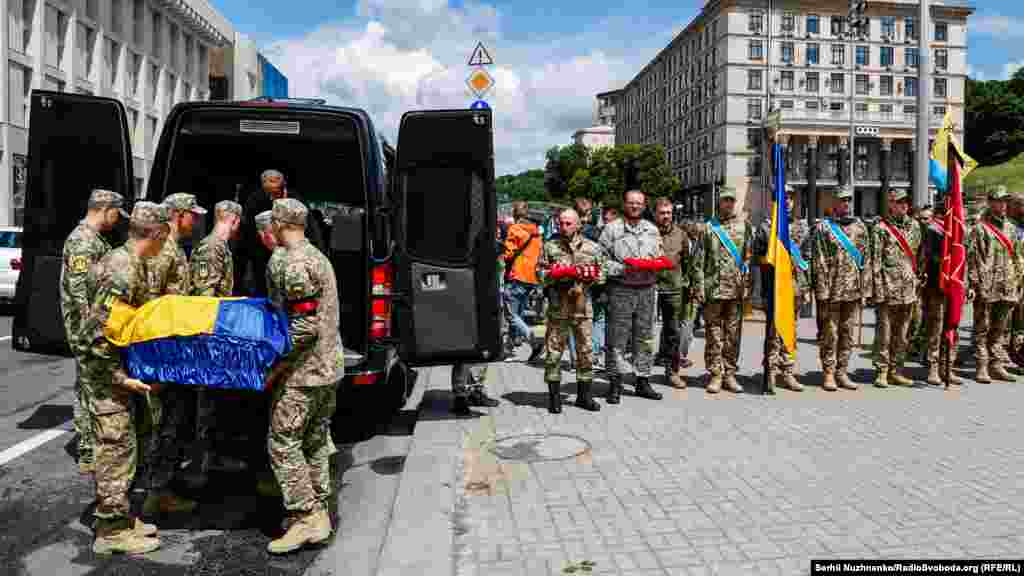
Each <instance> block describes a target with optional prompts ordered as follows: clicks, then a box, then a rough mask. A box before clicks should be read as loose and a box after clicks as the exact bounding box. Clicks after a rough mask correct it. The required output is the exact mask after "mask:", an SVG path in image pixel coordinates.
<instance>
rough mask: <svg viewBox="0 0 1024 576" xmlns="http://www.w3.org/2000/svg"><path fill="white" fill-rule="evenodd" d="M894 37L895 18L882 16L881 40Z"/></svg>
mask: <svg viewBox="0 0 1024 576" xmlns="http://www.w3.org/2000/svg"><path fill="white" fill-rule="evenodd" d="M894 36H896V17H895V16H882V38H890V39H891V38H893V37H894Z"/></svg>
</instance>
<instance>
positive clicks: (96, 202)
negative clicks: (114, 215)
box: [89, 188, 128, 218]
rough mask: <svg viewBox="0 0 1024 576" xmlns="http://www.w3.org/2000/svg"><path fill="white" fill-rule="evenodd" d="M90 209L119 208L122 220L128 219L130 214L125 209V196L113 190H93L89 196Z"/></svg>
mask: <svg viewBox="0 0 1024 576" xmlns="http://www.w3.org/2000/svg"><path fill="white" fill-rule="evenodd" d="M89 208H117V209H118V211H119V212H121V217H122V218H128V212H127V211H126V210H125V209H124V196H121V195H120V194H118V193H117V192H114V191H113V190H104V189H103V188H97V189H95V190H93V191H92V194H90V195H89Z"/></svg>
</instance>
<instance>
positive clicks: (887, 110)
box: [878, 104, 892, 118]
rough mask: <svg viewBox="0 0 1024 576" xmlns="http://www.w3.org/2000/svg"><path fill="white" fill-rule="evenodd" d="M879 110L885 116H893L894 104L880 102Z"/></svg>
mask: <svg viewBox="0 0 1024 576" xmlns="http://www.w3.org/2000/svg"><path fill="white" fill-rule="evenodd" d="M878 111H879V112H880V113H881V114H882V117H884V118H892V104H879V105H878Z"/></svg>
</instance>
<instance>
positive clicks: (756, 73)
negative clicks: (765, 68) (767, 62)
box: [747, 70, 762, 90]
mask: <svg viewBox="0 0 1024 576" xmlns="http://www.w3.org/2000/svg"><path fill="white" fill-rule="evenodd" d="M761 89H762V84H761V71H760V70H747V90H761Z"/></svg>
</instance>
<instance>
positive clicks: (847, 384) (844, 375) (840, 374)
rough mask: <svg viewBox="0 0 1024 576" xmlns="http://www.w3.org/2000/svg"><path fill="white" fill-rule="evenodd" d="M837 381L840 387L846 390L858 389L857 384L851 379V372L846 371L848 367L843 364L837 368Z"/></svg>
mask: <svg viewBox="0 0 1024 576" xmlns="http://www.w3.org/2000/svg"><path fill="white" fill-rule="evenodd" d="M835 378H836V383H837V384H839V387H840V388H842V389H844V390H856V389H857V384H856V383H855V382H853V381H851V380H850V374H849V373H848V372H847V371H846V367H845V366H843V367H841V368H839V369H838V370H836V375H835Z"/></svg>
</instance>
